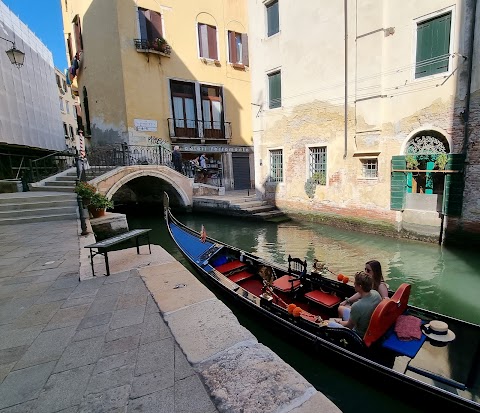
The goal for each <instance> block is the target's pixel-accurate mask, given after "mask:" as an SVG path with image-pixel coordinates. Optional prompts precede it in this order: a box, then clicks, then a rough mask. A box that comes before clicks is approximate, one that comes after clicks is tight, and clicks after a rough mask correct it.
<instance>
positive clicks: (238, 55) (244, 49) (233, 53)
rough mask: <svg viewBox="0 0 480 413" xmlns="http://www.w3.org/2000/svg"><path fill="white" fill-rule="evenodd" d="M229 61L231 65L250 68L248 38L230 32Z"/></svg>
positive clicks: (241, 34)
mask: <svg viewBox="0 0 480 413" xmlns="http://www.w3.org/2000/svg"><path fill="white" fill-rule="evenodd" d="M228 51H229V53H228V60H229V62H230V63H234V64H239V65H244V66H248V36H247V35H246V34H245V33H236V32H232V31H228Z"/></svg>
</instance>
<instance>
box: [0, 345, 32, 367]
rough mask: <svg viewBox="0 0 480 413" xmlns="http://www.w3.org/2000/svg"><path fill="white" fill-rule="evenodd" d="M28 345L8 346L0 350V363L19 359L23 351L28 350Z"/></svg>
mask: <svg viewBox="0 0 480 413" xmlns="http://www.w3.org/2000/svg"><path fill="white" fill-rule="evenodd" d="M28 347H29V346H28V345H26V346H19V347H10V348H7V349H4V350H0V360H1V363H2V364H4V363H5V364H6V363H12V362H16V361H18V360H20V359H21V358H22V356H23V355H24V354H25V352H26V351H27V350H28Z"/></svg>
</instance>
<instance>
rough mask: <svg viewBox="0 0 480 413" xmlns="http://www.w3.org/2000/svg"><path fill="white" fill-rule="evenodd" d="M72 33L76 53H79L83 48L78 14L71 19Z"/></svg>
mask: <svg viewBox="0 0 480 413" xmlns="http://www.w3.org/2000/svg"><path fill="white" fill-rule="evenodd" d="M73 34H74V36H75V47H76V49H77V53H79V52H81V51H82V50H83V38H82V26H81V24H80V16H79V15H78V14H77V15H76V16H75V17H74V19H73Z"/></svg>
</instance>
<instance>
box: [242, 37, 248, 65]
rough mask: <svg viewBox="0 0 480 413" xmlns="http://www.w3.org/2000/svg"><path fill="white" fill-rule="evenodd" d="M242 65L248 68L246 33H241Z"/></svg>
mask: <svg viewBox="0 0 480 413" xmlns="http://www.w3.org/2000/svg"><path fill="white" fill-rule="evenodd" d="M242 63H243V64H244V65H245V66H249V61H248V36H247V34H246V33H242Z"/></svg>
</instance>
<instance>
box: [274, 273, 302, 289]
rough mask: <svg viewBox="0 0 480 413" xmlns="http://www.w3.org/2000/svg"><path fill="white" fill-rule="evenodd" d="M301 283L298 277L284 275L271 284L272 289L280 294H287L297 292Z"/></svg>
mask: <svg viewBox="0 0 480 413" xmlns="http://www.w3.org/2000/svg"><path fill="white" fill-rule="evenodd" d="M300 285H301V281H300V280H299V279H298V277H295V276H292V275H289V274H286V275H284V276H282V277H280V278H277V279H276V280H275V281H274V282H273V288H275V289H276V290H279V291H281V292H282V293H288V292H291V291H295V290H298V289H299V288H300Z"/></svg>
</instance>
